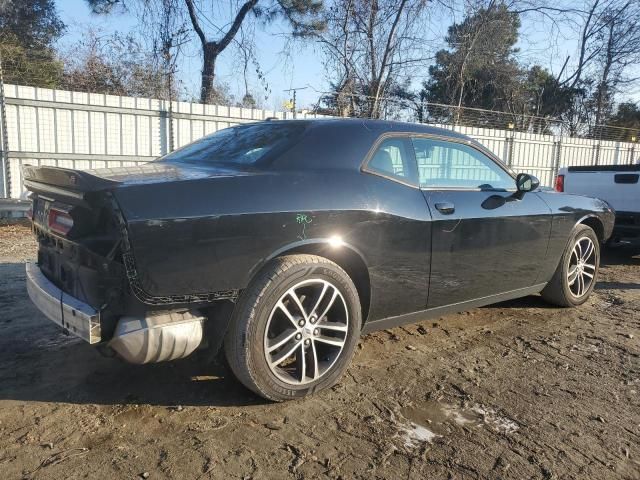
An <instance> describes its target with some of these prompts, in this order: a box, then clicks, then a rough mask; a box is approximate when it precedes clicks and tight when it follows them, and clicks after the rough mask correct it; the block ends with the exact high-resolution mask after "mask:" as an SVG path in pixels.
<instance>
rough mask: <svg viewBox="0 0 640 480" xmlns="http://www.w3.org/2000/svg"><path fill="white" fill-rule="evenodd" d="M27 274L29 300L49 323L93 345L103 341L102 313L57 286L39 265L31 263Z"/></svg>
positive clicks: (27, 268)
mask: <svg viewBox="0 0 640 480" xmlns="http://www.w3.org/2000/svg"><path fill="white" fill-rule="evenodd" d="M26 274H27V292H28V293H29V298H31V301H32V302H33V303H34V304H35V306H36V307H38V309H39V310H40V311H41V312H42V313H44V315H45V316H46V317H47V318H49V320H52V321H53V322H54V323H56V324H57V325H59V326H61V327H62V328H64V329H65V330H67V331H69V332H70V333H72V334H74V335H76V336H78V337H80V338H82V339H83V340H85V341H87V342H89V343H90V344H94V343H99V342H100V341H101V340H102V338H101V330H100V312H98V311H97V310H95V309H94V308H93V307H92V306H90V305H87V304H86V303H84V302H81V301H80V300H78V299H77V298H74V297H72V296H71V295H68V294H66V293H64V292H63V291H62V290H60V289H59V288H58V287H56V286H55V285H54V284H53V283H52V282H51V281H49V279H47V277H45V276H44V274H43V273H42V272H41V271H40V267H38V265H37V264H35V263H31V262H28V263H27V265H26Z"/></svg>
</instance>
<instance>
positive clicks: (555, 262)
mask: <svg viewBox="0 0 640 480" xmlns="http://www.w3.org/2000/svg"><path fill="white" fill-rule="evenodd" d="M23 174H24V178H25V186H26V187H27V188H28V189H29V190H30V191H31V192H32V193H31V197H32V199H33V213H32V220H33V231H34V232H35V234H36V236H37V238H38V242H39V250H38V262H37V264H28V265H27V286H28V291H29V294H30V296H31V299H32V300H33V302H34V303H35V304H36V305H37V306H38V307H39V308H40V310H42V312H43V313H44V314H45V315H47V316H48V317H49V318H50V319H52V320H53V321H55V322H56V323H58V324H60V325H61V326H62V327H63V328H64V329H65V330H67V331H69V332H71V333H73V334H76V335H78V336H80V337H81V338H84V339H85V340H87V341H88V342H90V343H92V344H99V345H101V346H103V347H105V348H107V349H111V350H115V351H116V352H117V353H118V354H119V355H120V356H122V357H123V358H125V359H126V360H128V361H130V362H135V363H146V362H157V361H163V360H172V359H176V358H181V357H184V356H187V355H189V354H190V353H192V352H193V351H194V350H196V349H197V348H198V347H202V346H205V345H206V346H209V347H210V348H212V349H219V348H221V347H223V348H224V351H225V353H226V357H227V359H228V362H229V364H230V366H231V369H232V370H233V372H234V373H235V375H236V376H237V377H238V379H239V380H240V381H241V382H242V383H243V384H244V385H246V386H247V387H248V388H250V389H251V390H253V391H254V392H256V393H257V394H258V395H261V396H263V397H265V398H268V399H271V400H286V399H291V398H296V397H301V396H303V395H306V394H308V393H311V392H315V391H317V390H321V389H323V388H327V387H328V386H330V385H332V384H333V383H335V382H336V381H337V380H338V379H339V377H340V375H341V374H342V373H343V372H344V370H345V368H346V367H347V365H348V363H349V359H350V358H351V355H352V353H353V350H354V346H355V345H356V343H357V341H358V337H359V336H360V335H361V334H363V333H367V332H371V331H374V330H377V329H381V328H389V327H394V326H397V325H402V324H405V323H410V322H417V321H420V320H424V319H427V318H429V317H434V316H438V317H439V316H442V315H444V314H447V313H451V312H456V311H461V310H466V309H470V308H473V307H478V306H481V305H486V304H490V303H494V302H499V301H503V300H507V299H513V298H516V297H522V296H526V295H533V294H539V293H540V294H541V295H542V297H543V298H544V299H546V300H548V301H549V302H551V303H553V304H555V305H559V306H564V307H570V306H576V305H579V304H581V303H583V302H585V301H586V299H587V297H588V296H589V294H590V293H591V291H592V290H593V287H594V283H595V280H596V276H597V273H598V264H599V256H600V244H601V243H602V242H603V241H605V240H606V239H607V238H608V237H609V235H610V234H611V230H612V226H613V219H614V215H613V213H612V211H611V209H610V208H609V206H608V205H607V204H606V203H605V202H602V201H600V200H596V199H592V198H587V197H581V196H574V195H566V194H560V193H556V192H554V191H552V190H550V189H544V188H540V187H539V182H538V180H537V179H536V178H535V177H533V176H531V175H527V174H519V175H514V174H513V173H511V172H510V171H509V169H507V168H506V167H505V166H504V165H503V164H502V163H501V162H500V160H499V159H497V158H496V157H495V156H494V155H493V154H492V153H491V152H489V151H488V150H487V149H485V148H484V147H482V146H481V145H480V144H478V143H477V142H475V141H474V140H471V139H470V138H468V137H466V136H464V135H460V134H457V133H454V132H450V131H447V130H442V129H437V128H432V127H428V126H424V125H418V124H408V123H397V122H387V121H373V120H344V119H340V120H338V119H335V120H312V121H307V120H303V121H265V122H260V123H253V124H245V125H240V126H235V127H232V128H228V129H225V130H221V131H219V132H217V133H214V134H212V135H209V136H207V137H204V138H202V139H200V140H198V141H196V142H194V143H191V144H189V145H187V146H185V147H183V148H181V149H179V150H176V151H175V152H172V153H170V154H168V155H166V156H164V157H161V158H160V159H158V160H157V161H154V162H151V163H148V164H145V165H142V166H140V167H135V168H117V169H102V170H93V171H75V170H67V169H61V168H52V167H33V166H26V167H24V172H23Z"/></svg>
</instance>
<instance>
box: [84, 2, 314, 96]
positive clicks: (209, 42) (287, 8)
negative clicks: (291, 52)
mask: <svg viewBox="0 0 640 480" xmlns="http://www.w3.org/2000/svg"><path fill="white" fill-rule="evenodd" d="M86 1H87V3H88V4H89V5H90V6H91V8H92V9H93V11H94V12H96V13H109V12H111V11H112V10H113V8H114V7H116V6H120V7H121V8H124V9H127V8H131V7H132V6H138V7H142V8H139V10H140V11H142V12H144V11H148V9H149V7H150V5H152V4H154V3H155V4H156V5H157V4H158V2H160V5H162V4H163V3H164V2H165V1H167V0H86ZM171 4H172V5H176V6H180V7H181V8H179V9H177V10H176V14H177V15H180V14H186V16H187V17H188V19H189V23H190V25H191V31H192V32H193V34H194V35H195V36H196V37H197V39H198V42H199V43H200V47H201V52H202V73H201V83H200V101H201V102H203V103H211V101H212V100H213V99H214V98H215V88H214V85H215V83H214V80H215V69H216V62H217V60H218V57H219V56H220V54H221V53H222V52H223V51H224V50H226V49H227V48H228V47H229V45H230V44H231V43H232V42H234V41H236V35H237V34H238V31H239V30H240V27H241V25H242V24H243V22H245V20H246V19H247V18H248V16H249V14H252V15H254V16H255V17H256V18H258V19H260V20H262V21H263V23H265V24H266V23H269V22H272V21H273V20H276V19H283V20H284V21H285V22H286V23H288V25H289V26H290V27H291V34H292V35H294V36H309V35H311V34H313V33H315V32H317V31H319V30H322V28H323V23H322V22H321V20H320V19H319V18H318V15H319V14H320V12H321V10H322V7H323V4H322V0H246V1H241V3H240V4H238V5H236V3H235V0H229V4H230V7H231V9H232V10H233V13H232V14H231V21H230V22H229V23H228V25H225V26H224V27H218V26H217V25H216V24H215V23H214V20H215V13H214V8H215V7H214V6H213V4H212V3H209V2H206V1H205V0H180V2H177V3H174V2H171ZM207 5H208V6H207ZM208 30H213V31H214V33H208V32H207V31H208Z"/></svg>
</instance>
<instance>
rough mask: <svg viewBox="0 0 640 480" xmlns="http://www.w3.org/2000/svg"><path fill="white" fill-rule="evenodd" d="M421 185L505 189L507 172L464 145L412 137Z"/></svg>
mask: <svg viewBox="0 0 640 480" xmlns="http://www.w3.org/2000/svg"><path fill="white" fill-rule="evenodd" d="M413 148H414V149H415V154H416V161H417V163H418V177H419V180H420V186H421V187H431V188H440V187H442V188H471V189H477V188H479V189H481V190H507V189H513V188H515V182H514V180H513V178H512V177H511V175H509V174H508V173H507V172H506V171H505V170H503V169H502V168H501V167H499V166H498V165H497V164H496V162H494V161H493V160H492V159H491V158H489V157H487V156H486V155H484V154H483V153H482V152H480V151H478V150H476V149H475V148H473V147H470V146H468V145H463V144H458V143H453V142H445V141H441V140H433V139H429V138H419V137H415V138H413Z"/></svg>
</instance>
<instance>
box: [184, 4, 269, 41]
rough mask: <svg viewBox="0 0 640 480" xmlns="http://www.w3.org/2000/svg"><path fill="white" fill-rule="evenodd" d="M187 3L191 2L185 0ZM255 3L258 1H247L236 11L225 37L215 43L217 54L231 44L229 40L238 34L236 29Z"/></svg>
mask: <svg viewBox="0 0 640 480" xmlns="http://www.w3.org/2000/svg"><path fill="white" fill-rule="evenodd" d="M187 1H189V2H191V0H187ZM257 3H258V0H249V1H247V2H246V3H245V4H244V5H242V7H241V8H240V11H238V14H237V15H236V18H235V19H234V20H233V23H232V24H231V28H229V30H228V31H227V33H226V34H225V36H224V37H222V39H221V40H220V41H219V42H217V43H216V50H217V51H218V52H221V51H222V50H224V49H225V48H227V46H228V45H229V43H231V40H233V38H234V37H235V36H236V33H238V29H239V28H240V25H242V22H243V21H244V18H245V17H246V16H247V13H249V12H250V11H251V10H252V9H253V7H255V6H256V4H257Z"/></svg>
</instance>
